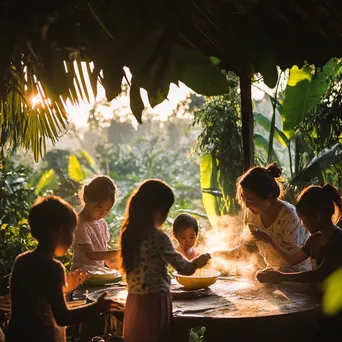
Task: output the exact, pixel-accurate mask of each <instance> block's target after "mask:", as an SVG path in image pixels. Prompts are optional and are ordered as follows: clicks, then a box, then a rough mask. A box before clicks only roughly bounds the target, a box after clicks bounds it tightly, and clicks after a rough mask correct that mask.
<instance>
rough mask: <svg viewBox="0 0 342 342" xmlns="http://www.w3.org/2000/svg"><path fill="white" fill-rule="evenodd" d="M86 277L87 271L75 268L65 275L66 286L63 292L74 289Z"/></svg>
mask: <svg viewBox="0 0 342 342" xmlns="http://www.w3.org/2000/svg"><path fill="white" fill-rule="evenodd" d="M86 279H87V272H84V271H82V270H75V271H73V272H70V273H69V274H68V275H67V279H66V282H67V286H66V287H65V290H64V292H66V293H67V292H71V291H73V290H75V289H76V288H77V287H78V286H79V285H80V284H82V283H83V282H84V281H85V280H86Z"/></svg>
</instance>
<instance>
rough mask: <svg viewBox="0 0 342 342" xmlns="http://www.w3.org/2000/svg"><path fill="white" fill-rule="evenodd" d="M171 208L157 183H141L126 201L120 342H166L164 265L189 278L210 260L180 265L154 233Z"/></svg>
mask: <svg viewBox="0 0 342 342" xmlns="http://www.w3.org/2000/svg"><path fill="white" fill-rule="evenodd" d="M173 202H174V196H173V192H172V190H171V188H170V187H169V186H168V185H167V184H166V183H164V182H163V181H160V180H157V179H148V180H146V181H145V182H143V183H142V184H141V185H140V186H139V187H138V188H137V189H136V190H135V191H134V192H133V193H132V195H131V197H130V199H129V201H128V204H127V207H126V214H125V220H124V222H123V225H122V227H121V236H120V243H121V258H122V267H123V270H124V271H125V273H126V276H127V285H128V297H127V301H126V306H125V314H124V323H123V325H124V327H123V338H124V341H125V342H138V341H139V342H161V341H163V342H168V341H170V330H171V320H172V301H171V295H170V285H171V284H170V281H171V280H170V277H169V275H168V264H171V266H173V268H175V269H176V270H177V271H178V272H179V273H181V274H186V275H191V274H193V273H194V272H195V270H196V269H197V268H201V267H203V266H205V265H206V263H207V262H208V260H209V258H210V255H209V254H201V255H199V256H198V257H197V258H194V259H193V260H192V261H189V260H186V259H185V258H183V257H182V255H181V254H179V253H177V252H176V251H175V250H174V248H173V246H172V243H171V241H170V239H169V237H168V236H167V235H166V234H165V233H163V232H162V231H161V230H160V229H159V228H160V227H161V226H162V225H163V223H164V222H165V220H166V218H167V215H168V212H169V210H170V208H171V206H172V205H173Z"/></svg>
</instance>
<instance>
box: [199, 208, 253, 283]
mask: <svg viewBox="0 0 342 342" xmlns="http://www.w3.org/2000/svg"><path fill="white" fill-rule="evenodd" d="M210 222H211V224H212V229H209V230H207V231H206V232H205V233H204V234H203V235H202V243H201V244H200V245H199V246H198V247H199V249H200V250H201V251H202V252H205V253H210V254H213V253H214V252H217V251H227V250H230V249H232V248H234V247H237V246H239V245H240V244H241V241H242V240H247V239H250V238H251V236H250V234H249V233H248V232H246V230H245V229H244V223H243V212H240V213H239V215H237V216H228V215H226V216H215V217H214V216H213V217H210ZM258 262H259V259H258V254H256V253H250V252H248V250H247V249H246V248H245V247H244V245H243V244H242V248H240V249H239V255H238V259H236V258H229V257H226V256H225V257H221V256H220V257H218V256H215V255H214V256H213V257H212V259H211V260H210V262H209V264H208V265H207V266H206V268H211V269H217V270H219V271H221V272H222V273H224V274H229V275H239V276H242V277H246V278H254V276H255V272H256V270H257V264H258Z"/></svg>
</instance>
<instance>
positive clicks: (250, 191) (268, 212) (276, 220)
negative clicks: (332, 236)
mask: <svg viewBox="0 0 342 342" xmlns="http://www.w3.org/2000/svg"><path fill="white" fill-rule="evenodd" d="M280 176H281V169H280V168H279V167H278V166H277V164H276V163H272V164H270V165H268V166H267V167H266V168H265V167H260V166H257V167H253V168H251V169H249V170H248V171H247V172H245V173H244V174H243V175H242V176H241V177H239V179H238V180H237V197H238V200H239V202H240V204H241V205H242V206H243V207H245V209H246V212H245V219H244V230H243V233H242V237H241V244H240V245H239V246H237V247H236V248H234V249H232V250H229V251H220V252H216V253H215V254H216V255H217V256H224V257H228V258H242V259H244V258H246V254H248V253H250V252H257V253H258V254H259V257H261V258H259V259H260V263H259V265H258V266H259V268H264V267H265V266H267V267H271V268H274V269H278V270H282V271H284V272H293V271H306V270H309V269H311V268H312V266H311V262H310V260H309V259H308V260H305V261H303V262H302V263H300V264H298V265H296V266H293V265H290V264H289V263H288V260H286V258H284V257H283V255H281V254H280V253H278V251H277V250H276V249H274V248H273V247H272V245H271V244H269V243H267V242H265V241H263V238H262V236H263V235H266V234H267V235H269V236H271V237H272V238H273V239H274V240H275V241H276V242H277V244H279V245H280V246H281V247H282V248H284V249H286V250H287V251H289V252H291V253H293V252H296V251H298V250H300V248H301V247H302V246H303V245H304V244H305V242H306V240H307V239H308V237H309V233H308V232H307V231H306V230H305V229H304V228H303V227H302V225H301V223H300V219H299V217H298V215H297V213H296V209H295V207H294V206H293V205H292V204H290V203H288V202H285V201H282V200H281V199H280V197H281V185H280V183H279V182H278V181H277V179H278V178H279V177H280Z"/></svg>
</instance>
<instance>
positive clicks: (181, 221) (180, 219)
mask: <svg viewBox="0 0 342 342" xmlns="http://www.w3.org/2000/svg"><path fill="white" fill-rule="evenodd" d="M189 227H192V228H194V231H195V233H196V235H197V234H198V223H197V220H196V219H195V218H194V217H193V216H191V215H189V214H180V215H178V216H177V217H176V219H175V220H174V222H173V228H172V230H173V234H175V235H177V234H179V233H181V232H182V231H183V230H184V229H186V228H189Z"/></svg>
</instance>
